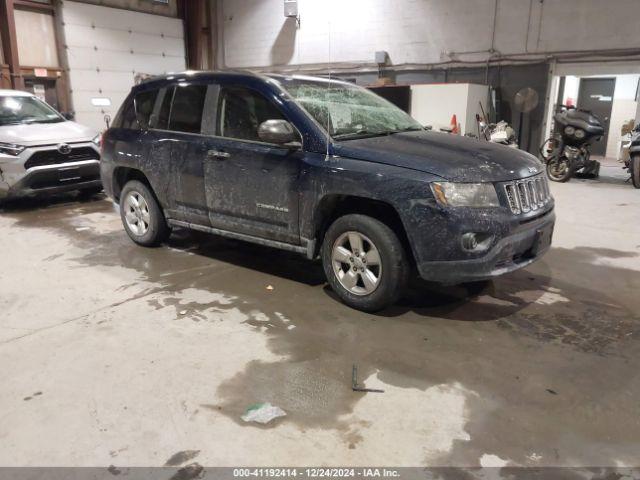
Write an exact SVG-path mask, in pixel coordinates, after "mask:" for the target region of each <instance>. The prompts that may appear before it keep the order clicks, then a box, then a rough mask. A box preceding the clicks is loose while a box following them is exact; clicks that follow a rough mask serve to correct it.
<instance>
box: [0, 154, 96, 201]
mask: <svg viewBox="0 0 640 480" xmlns="http://www.w3.org/2000/svg"><path fill="white" fill-rule="evenodd" d="M101 185H102V182H101V181H100V161H99V160H85V161H82V162H73V163H61V164H57V165H46V166H41V167H33V168H30V169H29V170H27V171H26V172H25V174H24V176H22V177H21V178H20V179H19V180H18V181H17V182H16V183H14V184H13V185H9V184H7V183H6V182H2V181H0V199H8V198H18V197H25V196H30V195H34V194H51V193H59V192H68V191H73V190H83V189H88V188H97V187H100V186H101Z"/></svg>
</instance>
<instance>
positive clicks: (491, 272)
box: [417, 210, 556, 284]
mask: <svg viewBox="0 0 640 480" xmlns="http://www.w3.org/2000/svg"><path fill="white" fill-rule="evenodd" d="M555 218H556V217H555V213H554V211H553V210H550V211H548V212H546V213H545V214H543V215H542V216H540V217H538V218H535V219H533V220H531V221H528V222H526V223H523V224H522V225H519V226H518V227H517V228H515V229H513V230H512V231H511V232H510V233H509V234H507V235H505V236H504V237H502V238H501V239H500V240H498V241H497V242H496V243H495V245H493V246H492V248H491V249H489V250H488V251H487V252H486V253H485V254H484V255H483V256H481V257H479V258H472V259H464V260H446V261H423V262H418V264H417V267H418V272H419V273H420V276H421V277H422V278H423V279H425V280H429V281H434V282H439V283H444V284H457V283H463V282H472V281H478V280H486V279H489V278H493V277H497V276H499V275H503V274H505V273H509V272H513V271H514V270H518V269H520V268H524V267H526V266H527V265H530V264H531V263H533V262H535V261H536V260H538V259H540V258H541V257H542V256H543V255H544V254H545V253H546V252H547V250H548V249H549V247H550V246H551V237H552V235H553V228H554V225H555Z"/></svg>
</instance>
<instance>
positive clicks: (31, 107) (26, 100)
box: [0, 96, 64, 126]
mask: <svg viewBox="0 0 640 480" xmlns="http://www.w3.org/2000/svg"><path fill="white" fill-rule="evenodd" d="M63 121H64V118H62V117H61V116H60V114H59V113H58V112H56V111H55V110H54V109H53V108H51V107H50V106H49V105H47V104H46V103H44V102H43V101H41V100H39V99H37V98H35V97H12V96H0V126H4V125H22V124H31V123H57V122H63Z"/></svg>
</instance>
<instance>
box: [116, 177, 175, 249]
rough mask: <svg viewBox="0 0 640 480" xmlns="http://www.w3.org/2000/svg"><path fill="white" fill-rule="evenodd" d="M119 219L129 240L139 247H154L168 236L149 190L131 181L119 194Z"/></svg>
mask: <svg viewBox="0 0 640 480" xmlns="http://www.w3.org/2000/svg"><path fill="white" fill-rule="evenodd" d="M120 218H121V219H122V224H123V225H124V229H125V230H126V232H127V234H128V235H129V238H131V240H133V241H134V242H136V243H137V244H139V245H143V246H145V247H154V246H156V245H159V244H160V243H162V242H163V241H164V240H166V238H167V237H168V236H169V227H168V226H167V222H166V220H165V218H164V213H163V212H162V209H161V208H160V205H159V204H158V202H157V200H156V197H155V196H154V195H153V193H152V192H151V189H150V188H149V187H148V186H147V185H145V184H144V183H142V182H140V181H138V180H131V181H129V182H127V184H126V185H125V186H124V188H123V189H122V193H121V194H120Z"/></svg>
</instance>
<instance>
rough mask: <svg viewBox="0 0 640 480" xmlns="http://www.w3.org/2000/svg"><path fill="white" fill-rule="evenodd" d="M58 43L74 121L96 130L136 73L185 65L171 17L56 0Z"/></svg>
mask: <svg viewBox="0 0 640 480" xmlns="http://www.w3.org/2000/svg"><path fill="white" fill-rule="evenodd" d="M61 20H62V22H63V27H62V31H63V35H64V39H63V41H64V44H65V45H66V53H67V59H66V61H67V63H68V65H67V67H68V69H69V82H70V88H71V99H72V102H73V108H74V111H75V112H76V121H77V122H79V123H82V124H85V125H88V126H90V127H93V128H95V129H96V130H102V129H103V128H104V120H103V118H104V115H105V114H110V115H111V116H112V117H113V116H114V115H115V113H116V112H117V110H118V108H119V106H120V104H121V103H122V101H123V100H124V98H125V97H126V96H127V94H128V93H129V90H130V89H131V86H132V85H133V84H134V79H135V77H136V75H137V74H150V75H158V74H164V73H168V72H176V71H182V70H184V69H185V48H184V32H183V27H182V21H181V20H180V19H177V18H170V17H164V16H159V15H151V14H147V13H138V12H132V11H130V10H123V9H118V8H109V7H102V6H98V5H89V4H84V3H78V2H69V1H65V2H62V10H61Z"/></svg>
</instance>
